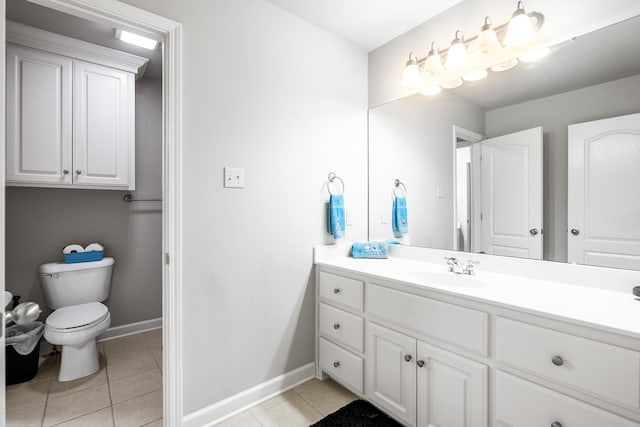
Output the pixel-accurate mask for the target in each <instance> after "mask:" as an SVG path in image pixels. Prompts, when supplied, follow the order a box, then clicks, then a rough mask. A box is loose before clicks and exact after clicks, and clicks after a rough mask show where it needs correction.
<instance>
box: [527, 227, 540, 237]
mask: <svg viewBox="0 0 640 427" xmlns="http://www.w3.org/2000/svg"><path fill="white" fill-rule="evenodd" d="M529 234H531V235H532V236H535V235H537V234H538V229H537V228H532V229H531V230H529Z"/></svg>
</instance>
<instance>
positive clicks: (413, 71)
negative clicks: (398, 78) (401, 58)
mask: <svg viewBox="0 0 640 427" xmlns="http://www.w3.org/2000/svg"><path fill="white" fill-rule="evenodd" d="M420 83H422V76H421V75H420V68H419V67H418V60H417V59H416V54H415V53H413V52H411V53H410V54H409V60H408V61H407V65H405V67H404V74H403V79H402V86H417V85H419V84H420Z"/></svg>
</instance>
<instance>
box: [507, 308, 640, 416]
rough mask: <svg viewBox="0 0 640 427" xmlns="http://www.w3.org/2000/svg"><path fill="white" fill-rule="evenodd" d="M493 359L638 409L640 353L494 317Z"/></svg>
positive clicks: (639, 403) (639, 398)
mask: <svg viewBox="0 0 640 427" xmlns="http://www.w3.org/2000/svg"><path fill="white" fill-rule="evenodd" d="M496 359H497V360H498V362H502V363H506V364H509V365H513V366H516V367H518V368H520V369H522V370H524V371H529V372H531V373H534V374H537V375H541V376H543V377H545V378H547V379H549V380H551V381H555V382H558V383H562V384H565V385H568V386H570V387H573V388H576V389H579V390H582V391H585V392H587V393H591V394H595V395H598V397H602V398H604V399H607V400H609V401H612V402H615V403H618V404H623V405H626V406H630V407H632V408H639V407H640V353H637V352H635V351H632V350H628V349H625V348H622V347H617V346H613V345H610V344H604V343H601V342H598V341H593V340H589V339H586V338H581V337H577V336H574V335H570V334H566V333H562V332H557V331H553V330H550V329H546V328H541V327H539V326H533V325H530V324H527V323H523V322H518V321H515V320H511V319H507V318H504V317H500V316H498V317H497V319H496Z"/></svg>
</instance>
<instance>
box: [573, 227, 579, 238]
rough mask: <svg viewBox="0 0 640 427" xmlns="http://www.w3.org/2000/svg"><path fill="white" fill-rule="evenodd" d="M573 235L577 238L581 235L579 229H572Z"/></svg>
mask: <svg viewBox="0 0 640 427" xmlns="http://www.w3.org/2000/svg"><path fill="white" fill-rule="evenodd" d="M571 234H573V235H574V236H577V235H578V234H580V230H578V229H577V228H572V229H571Z"/></svg>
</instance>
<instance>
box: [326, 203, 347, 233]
mask: <svg viewBox="0 0 640 427" xmlns="http://www.w3.org/2000/svg"><path fill="white" fill-rule="evenodd" d="M344 217H345V214H344V198H343V196H342V194H331V195H330V196H329V211H328V212H327V231H328V232H329V234H332V235H333V237H334V239H341V238H343V237H344V235H345V228H344V227H345V221H344Z"/></svg>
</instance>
